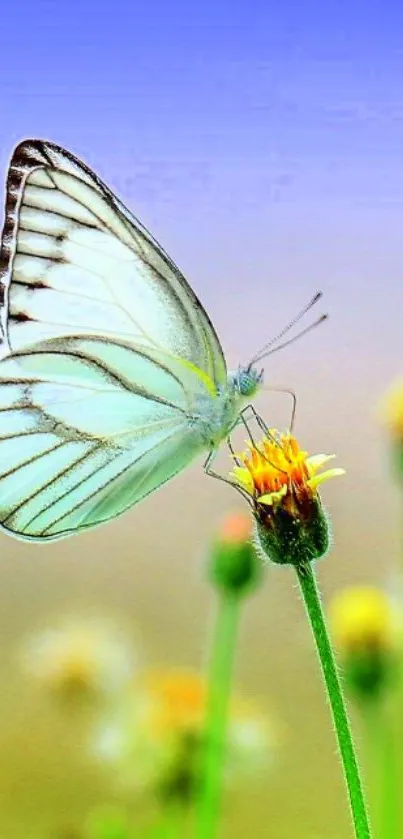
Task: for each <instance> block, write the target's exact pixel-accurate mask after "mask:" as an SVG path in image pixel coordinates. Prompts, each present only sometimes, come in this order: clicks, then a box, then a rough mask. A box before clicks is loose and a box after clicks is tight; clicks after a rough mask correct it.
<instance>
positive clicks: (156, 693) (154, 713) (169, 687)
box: [95, 668, 274, 798]
mask: <svg viewBox="0 0 403 839" xmlns="http://www.w3.org/2000/svg"><path fill="white" fill-rule="evenodd" d="M206 704H207V688H206V683H205V681H204V679H203V678H202V677H201V676H200V675H199V674H198V673H195V672H193V671H191V670H186V669H181V668H172V669H170V668H167V669H159V670H157V669H154V670H150V671H148V672H147V673H145V674H144V676H143V677H142V678H140V679H138V680H137V681H136V682H135V683H134V684H133V685H132V688H131V691H130V692H129V694H128V695H127V696H126V702H125V704H124V706H123V707H122V708H121V709H120V712H119V713H118V715H117V716H115V717H114V718H112V719H110V720H109V722H106V723H105V724H104V725H103V726H102V728H101V729H100V730H99V732H98V734H97V737H96V742H95V748H96V752H97V754H98V756H99V757H101V758H103V759H104V760H105V761H106V762H108V763H109V764H111V765H113V767H114V770H115V777H116V778H117V780H118V781H119V782H120V783H121V784H122V785H124V786H126V787H127V788H128V789H129V790H132V789H133V788H137V789H147V788H148V789H149V790H151V791H153V792H154V793H155V792H158V793H159V794H163V795H165V796H168V797H181V798H190V797H192V795H193V794H194V791H195V786H196V784H197V776H198V761H199V756H200V747H201V744H202V742H203V731H204V723H205V716H206ZM273 743H274V736H273V732H272V729H271V726H270V723H269V720H268V718H267V716H266V715H265V714H264V713H263V712H262V711H260V710H259V709H257V707H256V706H255V705H254V704H253V703H251V702H244V701H242V700H240V699H239V698H233V700H232V702H231V705H230V714H229V725H228V757H229V758H230V760H229V763H230V764H231V767H237V768H238V769H239V770H241V771H242V772H244V771H245V768H247V766H248V765H253V763H254V761H260V760H261V759H262V755H264V756H267V754H268V753H270V751H271V749H272V747H273ZM232 774H233V773H232Z"/></svg>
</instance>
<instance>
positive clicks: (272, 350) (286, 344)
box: [252, 315, 329, 363]
mask: <svg viewBox="0 0 403 839" xmlns="http://www.w3.org/2000/svg"><path fill="white" fill-rule="evenodd" d="M328 317H329V316H328V315H321V316H320V318H318V319H317V320H315V321H314V322H313V323H310V324H309V326H307V327H306V328H305V329H302V330H301V332H297V334H296V335H293V337H292V338H289V339H288V341H283V343H282V344H278V345H277V346H276V347H271V343H273V342H270V344H268V345H267V351H266V348H265V351H264V352H263V354H262V355H258V356H257V357H256V358H255V359H254V360H253V362H252V363H255V362H257V361H261V360H262V358H267V356H268V355H273V353H275V352H278V350H282V349H284V347H289V346H290V344H293V343H294V341H298V339H299V338H302V336H303V335H306V334H307V332H310V331H311V330H312V329H315V327H316V326H319V324H320V323H323V321H325V320H327V319H328ZM283 334H284V333H283ZM270 347H271V348H270Z"/></svg>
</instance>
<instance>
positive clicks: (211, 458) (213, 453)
mask: <svg viewBox="0 0 403 839" xmlns="http://www.w3.org/2000/svg"><path fill="white" fill-rule="evenodd" d="M227 443H228V445H229V447H230V451H231V453H232V452H233V449H232V445H231V442H230V441H229V438H228V440H227ZM217 453H218V449H212V450H211V452H209V454H208V457H207V458H206V460H205V463H204V471H205V473H206V475H208V476H209V477H210V478H216V480H217V481H223V483H224V484H228V485H229V486H231V487H234V489H236V490H237V491H238V492H239V493H240V494H241V495H242V496H243V498H246V500H247V502H248V503H249V505H250V506H251V507H252V508H253V504H252V500H251V498H250V497H249V495H248V494H247V493H246V492H245V491H244V490H243V489H242V487H241V486H239V484H237V483H236V481H232V480H231V478H226V477H224V475H219V474H218V472H215V471H214V470H213V469H212V468H211V464H212V463H213V461H214V460H215V458H216V457H217Z"/></svg>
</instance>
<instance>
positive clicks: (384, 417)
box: [380, 378, 403, 441]
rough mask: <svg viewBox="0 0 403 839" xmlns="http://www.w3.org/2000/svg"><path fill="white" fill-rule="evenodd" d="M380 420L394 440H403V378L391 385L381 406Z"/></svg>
mask: <svg viewBox="0 0 403 839" xmlns="http://www.w3.org/2000/svg"><path fill="white" fill-rule="evenodd" d="M380 419H381V422H382V424H383V425H384V426H385V428H386V429H387V430H388V431H389V433H390V435H391V436H392V438H393V439H394V440H396V441H401V440H403V378H401V379H398V380H397V381H395V382H393V384H392V385H390V387H389V389H388V390H387V391H386V393H385V395H384V397H383V399H382V401H381V405H380Z"/></svg>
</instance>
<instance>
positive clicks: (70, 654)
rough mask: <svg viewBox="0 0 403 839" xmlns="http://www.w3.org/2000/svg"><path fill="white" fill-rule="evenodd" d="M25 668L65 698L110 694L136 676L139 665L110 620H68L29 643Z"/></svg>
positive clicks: (125, 641)
mask: <svg viewBox="0 0 403 839" xmlns="http://www.w3.org/2000/svg"><path fill="white" fill-rule="evenodd" d="M22 662H23V667H24V669H25V671H26V672H27V673H28V674H29V675H31V676H33V677H34V678H35V679H37V680H38V682H40V683H42V685H43V686H44V687H46V688H48V689H49V690H50V691H52V692H54V693H57V694H60V695H62V696H64V697H69V696H76V695H78V696H83V695H92V694H94V695H97V694H98V695H100V694H110V693H112V692H114V691H117V690H120V689H122V688H123V687H124V685H125V684H127V682H128V680H129V679H130V678H131V677H132V676H133V671H134V668H135V665H136V662H135V659H134V656H133V653H132V651H131V649H130V647H129V644H128V642H127V639H126V638H125V637H124V635H123V634H122V633H120V632H119V631H118V630H117V629H116V627H115V626H113V625H111V624H109V623H108V622H107V621H101V620H97V621H96V620H93V619H84V620H78V619H77V620H75V621H73V620H70V621H65V622H64V623H62V624H60V625H59V626H57V627H56V626H55V627H52V628H49V629H45V630H44V631H43V632H40V633H39V634H38V635H36V636H34V637H32V638H31V639H29V641H28V642H27V643H26V644H25V647H24V650H23V655H22Z"/></svg>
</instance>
